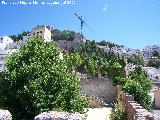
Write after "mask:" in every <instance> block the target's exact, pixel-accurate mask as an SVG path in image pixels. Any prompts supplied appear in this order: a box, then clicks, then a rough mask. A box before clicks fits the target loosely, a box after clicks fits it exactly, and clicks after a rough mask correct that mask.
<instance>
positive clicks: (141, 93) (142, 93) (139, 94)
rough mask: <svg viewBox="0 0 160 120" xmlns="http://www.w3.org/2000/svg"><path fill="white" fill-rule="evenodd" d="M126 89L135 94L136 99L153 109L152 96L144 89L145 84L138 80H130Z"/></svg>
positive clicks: (145, 106) (147, 107) (148, 108)
mask: <svg viewBox="0 0 160 120" xmlns="http://www.w3.org/2000/svg"><path fill="white" fill-rule="evenodd" d="M124 90H125V91H126V92H128V93H129V94H131V95H133V96H134V99H135V101H137V102H138V103H139V104H141V105H142V106H143V107H144V108H146V109H147V110H149V111H151V105H152V104H151V96H149V95H148V91H146V90H144V88H143V86H142V85H141V84H140V83H139V82H138V81H136V80H128V81H127V82H126V84H125V86H124Z"/></svg>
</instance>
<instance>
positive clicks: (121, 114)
mask: <svg viewBox="0 0 160 120" xmlns="http://www.w3.org/2000/svg"><path fill="white" fill-rule="evenodd" d="M110 120H127V117H126V113H125V108H124V106H123V105H122V104H121V103H117V104H115V111H114V112H112V113H111V115H110Z"/></svg>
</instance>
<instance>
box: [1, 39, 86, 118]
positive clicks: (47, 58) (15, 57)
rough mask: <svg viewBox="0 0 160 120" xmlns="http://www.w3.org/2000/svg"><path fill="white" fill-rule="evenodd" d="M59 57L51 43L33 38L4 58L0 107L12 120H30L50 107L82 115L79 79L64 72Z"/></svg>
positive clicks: (83, 103)
mask: <svg viewBox="0 0 160 120" xmlns="http://www.w3.org/2000/svg"><path fill="white" fill-rule="evenodd" d="M59 54H60V49H59V48H58V47H56V45H55V44H54V43H53V42H50V43H44V42H43V40H42V39H40V38H39V37H35V38H32V39H30V40H29V41H28V42H27V44H25V45H23V46H21V48H20V49H19V50H18V51H17V52H15V53H13V54H12V55H10V56H9V57H8V58H7V59H6V61H5V63H6V66H7V70H6V71H5V72H4V73H2V74H1V77H0V96H1V98H0V106H1V107H2V108H5V109H8V110H9V111H10V112H11V113H12V115H13V118H14V120H31V119H33V117H34V116H35V115H37V114H39V113H41V112H44V111H49V110H52V109H53V108H60V109H62V110H63V111H68V112H76V111H77V112H81V111H83V108H84V107H86V106H87V102H86V100H85V99H84V98H83V97H81V96H80V86H79V80H78V78H76V76H75V75H72V74H71V73H69V72H68V71H67V67H66V66H67V64H66V62H65V61H64V60H61V59H60V56H59Z"/></svg>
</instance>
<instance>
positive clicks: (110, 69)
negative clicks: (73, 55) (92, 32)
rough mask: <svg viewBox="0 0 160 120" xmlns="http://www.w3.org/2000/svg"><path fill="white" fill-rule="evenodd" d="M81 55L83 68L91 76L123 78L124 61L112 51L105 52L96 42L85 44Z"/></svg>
mask: <svg viewBox="0 0 160 120" xmlns="http://www.w3.org/2000/svg"><path fill="white" fill-rule="evenodd" d="M80 54H81V57H82V59H83V61H84V63H83V68H84V69H86V71H87V72H88V74H89V75H91V76H93V75H101V76H108V77H116V76H121V71H122V69H123V68H124V66H125V61H124V59H120V58H119V57H118V56H117V55H115V54H114V53H113V52H111V51H108V52H104V50H103V49H101V48H99V47H98V44H97V43H96V42H95V41H89V40H87V41H86V43H83V44H82V47H81V52H80Z"/></svg>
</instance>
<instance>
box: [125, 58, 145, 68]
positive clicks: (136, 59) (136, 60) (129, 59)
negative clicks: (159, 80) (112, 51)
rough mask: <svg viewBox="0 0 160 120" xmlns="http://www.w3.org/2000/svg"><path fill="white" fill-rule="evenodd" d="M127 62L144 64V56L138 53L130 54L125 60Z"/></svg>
mask: <svg viewBox="0 0 160 120" xmlns="http://www.w3.org/2000/svg"><path fill="white" fill-rule="evenodd" d="M127 62H128V63H133V64H135V65H138V66H139V65H144V58H143V57H142V56H140V55H135V56H131V57H129V58H128V60H127Z"/></svg>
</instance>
